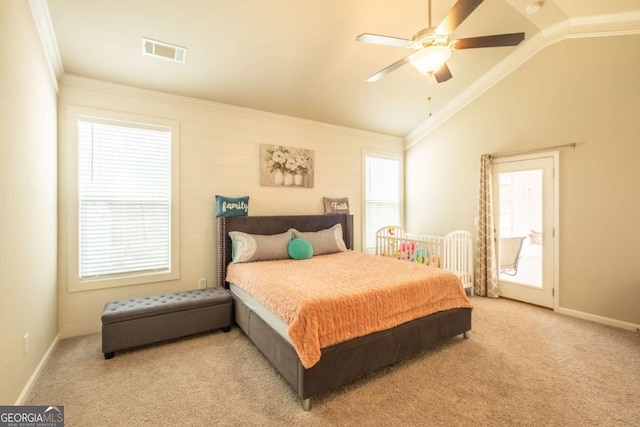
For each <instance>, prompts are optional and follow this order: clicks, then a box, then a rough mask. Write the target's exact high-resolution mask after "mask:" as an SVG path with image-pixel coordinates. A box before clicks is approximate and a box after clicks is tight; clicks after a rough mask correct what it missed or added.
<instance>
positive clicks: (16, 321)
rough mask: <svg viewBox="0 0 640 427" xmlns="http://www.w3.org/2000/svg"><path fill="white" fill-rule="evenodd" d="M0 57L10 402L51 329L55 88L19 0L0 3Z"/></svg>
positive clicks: (2, 280) (2, 313)
mask: <svg viewBox="0 0 640 427" xmlns="http://www.w3.org/2000/svg"><path fill="white" fill-rule="evenodd" d="M0 58H2V60H0V93H2V96H1V97H0V186H1V187H2V190H1V191H0V349H2V350H1V351H0V405H13V404H14V403H16V400H17V399H18V397H19V395H20V393H21V391H22V390H23V387H24V386H25V384H26V383H27V382H28V381H29V378H30V377H31V375H32V374H33V372H34V371H35V369H36V366H37V365H38V363H39V362H40V360H41V359H42V358H43V356H44V355H45V353H46V352H47V350H48V349H49V348H50V346H51V345H52V343H53V342H54V340H55V337H56V335H57V332H58V313H57V298H56V257H57V254H56V237H57V229H56V221H57V219H56V179H57V178H56V90H55V84H54V81H53V79H52V78H51V77H50V74H49V69H48V67H47V64H46V61H45V57H44V53H43V50H42V47H41V44H40V40H39V38H38V33H37V31H36V28H35V25H34V21H33V18H32V17H31V10H30V9H29V3H28V2H26V1H2V2H0ZM27 333H28V334H29V336H30V343H29V351H28V352H27V354H25V355H23V336H24V335H25V334H27Z"/></svg>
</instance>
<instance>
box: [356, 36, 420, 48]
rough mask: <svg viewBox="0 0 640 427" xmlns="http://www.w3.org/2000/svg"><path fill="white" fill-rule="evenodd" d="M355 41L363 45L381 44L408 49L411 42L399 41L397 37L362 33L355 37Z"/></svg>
mask: <svg viewBox="0 0 640 427" xmlns="http://www.w3.org/2000/svg"><path fill="white" fill-rule="evenodd" d="M356 41H359V42H363V43H373V44H383V45H387V46H397V47H409V46H410V45H411V43H412V41H411V40H407V39H401V38H398V37H389V36H381V35H379V34H369V33H364V34H360V35H359V36H358V37H356Z"/></svg>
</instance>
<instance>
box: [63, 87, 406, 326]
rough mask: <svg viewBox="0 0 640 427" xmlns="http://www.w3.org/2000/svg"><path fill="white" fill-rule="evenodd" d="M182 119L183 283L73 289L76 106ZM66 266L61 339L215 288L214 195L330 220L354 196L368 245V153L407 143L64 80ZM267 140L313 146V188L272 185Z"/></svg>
mask: <svg viewBox="0 0 640 427" xmlns="http://www.w3.org/2000/svg"><path fill="white" fill-rule="evenodd" d="M70 105H75V106H83V107H89V108H96V109H103V110H113V111H118V112H128V113H132V114H136V115H148V116H155V117H162V118H167V119H172V120H178V121H179V123H180V279H179V280H177V281H168V282H159V283H152V284H146V285H134V286H125V287H118V288H110V289H101V290H93V291H84V292H68V290H67V251H68V250H74V248H68V247H67V242H66V211H67V208H66V205H67V200H66V195H67V193H66V191H65V188H66V186H68V182H69V177H68V176H67V171H68V168H67V167H66V162H67V153H68V150H67V144H68V138H67V132H68V123H67V120H68V119H69V117H68V116H67V107H68V106H70ZM59 120H60V123H59V182H60V191H59V197H60V200H59V206H60V208H59V227H60V240H59V253H60V256H59V265H58V271H59V273H58V284H59V286H58V288H59V295H58V297H59V298H58V304H59V313H60V316H59V327H60V335H61V337H63V338H64V337H69V336H75V335H83V334H88V333H93V332H98V331H99V330H100V315H101V313H102V308H103V307H104V304H105V302H106V301H109V300H113V299H120V298H125V297H133V296H141V295H151V294H155V293H161V292H173V291H179V290H186V289H194V288H197V287H198V281H199V279H202V278H206V279H207V280H208V284H209V286H213V285H215V284H216V278H217V268H216V265H215V260H216V250H217V248H216V246H215V242H214V238H215V203H214V196H215V194H222V195H225V196H230V197H239V196H246V195H248V196H250V202H249V215H253V216H255V215H284V214H322V213H323V205H322V197H323V196H328V197H349V201H350V208H351V213H353V214H354V216H355V218H354V219H355V241H356V249H360V244H361V243H360V242H361V224H362V221H361V220H362V218H361V212H362V153H363V150H376V151H381V152H389V153H402V152H403V142H404V141H403V139H402V138H397V137H391V136H387V135H380V134H375V133H371V132H365V131H360V130H356V129H349V128H344V127H339V126H334V125H329V124H324V123H319V122H313V121H309V120H303V119H298V118H294V117H290V116H282V115H277V114H272V113H265V112H260V111H256V110H250V109H246V108H239V107H233V106H229V105H224V104H218V103H213V102H208V101H203V100H198V99H194V98H186V97H181V96H175V95H170V94H166V93H162V92H153V91H147V90H141V89H137V88H132V87H126V86H121V85H117V84H112V83H107V82H102V81H96V80H91V79H86V78H83V77H78V76H72V75H65V76H63V78H62V79H61V82H60V96H59ZM260 144H274V145H285V146H291V147H298V148H304V149H309V150H314V152H315V153H314V154H315V171H314V173H315V175H314V181H315V186H314V188H278V187H263V186H260V183H259V172H258V167H259V162H260V156H259V146H260Z"/></svg>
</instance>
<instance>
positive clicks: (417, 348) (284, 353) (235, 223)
mask: <svg viewBox="0 0 640 427" xmlns="http://www.w3.org/2000/svg"><path fill="white" fill-rule="evenodd" d="M337 223H340V224H342V230H343V234H344V241H345V243H346V245H347V248H349V249H353V216H352V215H344V214H342V215H291V216H243V217H228V218H218V219H217V233H218V235H217V238H218V272H219V283H220V284H221V285H223V286H225V287H226V288H228V287H229V285H228V283H227V282H226V280H225V277H226V268H227V265H228V264H229V263H230V262H231V239H230V238H229V231H242V232H245V233H250V234H265V235H269V234H278V233H284V232H285V231H287V230H288V229H290V228H295V229H297V230H299V231H318V230H323V229H326V228H329V227H331V226H333V225H335V224H337ZM234 320H235V322H236V324H237V325H238V326H239V327H240V328H241V329H242V330H243V331H244V333H245V334H246V335H247V336H248V337H249V339H251V341H252V342H253V343H254V344H255V346H256V347H257V348H258V349H259V350H260V351H261V352H262V353H263V354H264V356H265V357H266V358H267V359H268V360H269V361H270V362H271V363H272V364H273V366H274V367H275V368H276V369H277V370H278V371H279V372H280V374H281V375H282V376H283V377H284V379H285V380H286V381H287V382H288V383H289V384H290V385H291V387H293V389H294V390H295V391H296V392H297V393H298V395H299V396H300V397H301V398H302V406H303V408H304V410H305V411H308V410H310V409H311V398H312V397H317V396H319V395H322V394H324V393H327V392H329V391H332V390H335V389H337V388H339V387H341V386H343V385H345V384H348V383H350V382H353V381H354V380H356V379H358V378H360V377H362V376H364V375H366V374H368V373H371V372H374V371H376V370H379V369H381V368H383V367H385V366H388V365H391V364H393V363H396V362H398V361H400V360H402V359H405V358H408V357H411V356H414V355H416V354H417V353H420V352H422V351H424V350H426V349H430V348H433V347H435V346H436V345H437V344H438V343H440V342H442V341H444V340H447V339H449V338H452V337H454V336H456V335H461V334H462V335H463V336H464V337H465V338H467V331H469V330H471V309H470V308H458V309H453V310H447V311H441V312H437V313H434V314H431V315H429V316H426V317H422V318H419V319H415V320H413V321H411V322H407V323H404V324H401V325H398V326H396V327H394V328H391V329H387V330H384V331H380V332H376V333H373V334H370V335H366V336H364V337H360V338H355V339H352V340H349V341H345V342H342V343H339V344H335V345H332V346H329V347H325V348H323V349H322V353H321V357H320V361H319V362H318V363H316V364H315V365H314V366H312V367H311V368H309V369H306V368H305V367H304V366H302V363H301V362H300V359H299V358H298V355H297V353H296V351H295V349H294V347H293V346H292V345H291V343H289V342H288V341H287V340H285V339H284V338H283V337H282V336H280V335H279V334H278V333H277V332H276V331H274V330H273V329H272V328H271V327H270V326H269V325H268V324H267V323H266V322H265V321H264V320H263V319H262V318H261V317H260V316H258V315H257V314H256V313H254V312H253V311H252V310H251V309H249V308H248V307H247V306H246V305H245V304H244V303H243V302H242V301H241V300H239V299H238V298H236V297H235V296H234Z"/></svg>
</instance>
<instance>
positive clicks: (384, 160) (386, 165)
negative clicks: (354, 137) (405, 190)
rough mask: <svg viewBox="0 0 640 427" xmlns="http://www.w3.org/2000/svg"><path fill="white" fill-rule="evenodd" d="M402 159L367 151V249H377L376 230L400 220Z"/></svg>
mask: <svg viewBox="0 0 640 427" xmlns="http://www.w3.org/2000/svg"><path fill="white" fill-rule="evenodd" d="M401 173H402V171H401V163H400V156H399V155H395V156H394V155H382V154H371V153H365V155H364V245H363V246H364V251H365V252H375V248H376V231H378V230H379V229H380V228H382V227H385V226H387V225H402V224H401V223H400V216H401V215H400V206H401V193H402V185H401V182H402V181H401Z"/></svg>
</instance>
